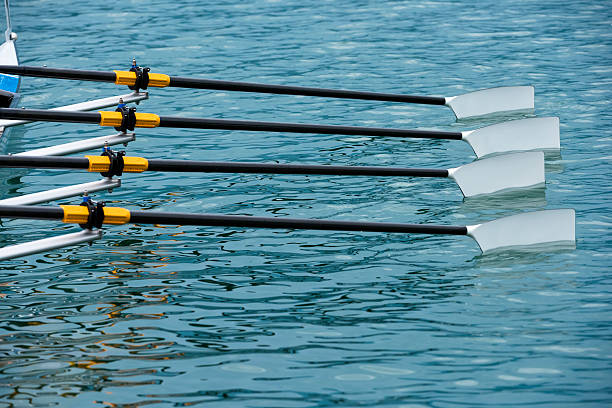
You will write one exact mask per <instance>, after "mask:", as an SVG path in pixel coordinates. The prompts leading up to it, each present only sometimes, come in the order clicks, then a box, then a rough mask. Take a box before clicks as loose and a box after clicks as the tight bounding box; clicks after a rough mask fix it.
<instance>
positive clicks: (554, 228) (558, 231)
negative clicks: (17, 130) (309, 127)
mask: <svg viewBox="0 0 612 408" xmlns="http://www.w3.org/2000/svg"><path fill="white" fill-rule="evenodd" d="M87 204H88V206H87V205H85V206H83V205H62V206H59V207H45V206H0V217H3V218H34V219H43V220H61V221H63V222H66V223H76V224H81V225H85V226H86V230H85V231H81V232H78V233H74V234H69V235H64V236H60V237H54V238H47V239H43V240H39V241H33V242H29V243H27V244H20V245H15V246H13V247H5V248H2V249H0V259H9V258H13V257H17V256H23V255H28V254H32V253H38V252H41V251H43V250H50V249H55V248H60V247H64V246H67V245H74V244H77V243H82V242H89V241H93V240H95V239H98V238H100V237H101V233H100V232H99V230H93V228H99V227H101V226H102V225H103V224H115V225H121V224H127V223H134V224H166V225H199V226H208V227H226V228H275V229H303V230H327V231H354V232H381V233H403V234H436V235H467V236H469V237H472V238H473V239H474V240H476V242H477V243H478V245H479V246H480V248H481V250H482V251H483V252H487V251H491V250H494V249H498V248H504V247H517V246H518V247H522V246H528V245H538V244H546V243H556V242H574V241H575V213H574V210H571V209H559V210H544V211H535V212H528V213H522V214H518V215H513V216H509V217H504V218H499V219H497V220H493V221H489V222H485V223H482V224H476V225H467V226H450V225H427V224H403V223H382V222H361V221H333V220H313V219H295V218H293V219H292V218H268V217H251V216H241V215H220V214H196V213H175V212H158V211H131V210H127V209H125V208H121V207H105V206H103V205H102V203H98V204H97V205H96V204H95V203H92V202H91V201H88V202H87Z"/></svg>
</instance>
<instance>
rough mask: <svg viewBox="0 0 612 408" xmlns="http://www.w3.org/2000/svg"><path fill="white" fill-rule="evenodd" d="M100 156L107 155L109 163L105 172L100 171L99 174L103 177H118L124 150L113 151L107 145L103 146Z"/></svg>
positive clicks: (122, 164) (120, 173)
mask: <svg viewBox="0 0 612 408" xmlns="http://www.w3.org/2000/svg"><path fill="white" fill-rule="evenodd" d="M102 156H106V157H108V160H109V164H108V170H107V171H105V172H101V173H100V174H101V175H102V176H104V177H109V178H110V177H113V176H117V177H120V176H121V175H122V174H123V167H124V163H123V156H125V151H124V150H122V151H119V152H115V151H114V150H111V149H110V148H109V147H108V146H104V148H102Z"/></svg>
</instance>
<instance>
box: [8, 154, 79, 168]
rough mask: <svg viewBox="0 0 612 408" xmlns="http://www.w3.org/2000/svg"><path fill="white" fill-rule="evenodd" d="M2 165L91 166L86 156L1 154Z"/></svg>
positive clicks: (32, 166) (23, 166)
mask: <svg viewBox="0 0 612 408" xmlns="http://www.w3.org/2000/svg"><path fill="white" fill-rule="evenodd" d="M0 167H21V168H44V169H87V168H88V167H89V160H88V159H87V158H85V157H55V156H6V155H2V156H0Z"/></svg>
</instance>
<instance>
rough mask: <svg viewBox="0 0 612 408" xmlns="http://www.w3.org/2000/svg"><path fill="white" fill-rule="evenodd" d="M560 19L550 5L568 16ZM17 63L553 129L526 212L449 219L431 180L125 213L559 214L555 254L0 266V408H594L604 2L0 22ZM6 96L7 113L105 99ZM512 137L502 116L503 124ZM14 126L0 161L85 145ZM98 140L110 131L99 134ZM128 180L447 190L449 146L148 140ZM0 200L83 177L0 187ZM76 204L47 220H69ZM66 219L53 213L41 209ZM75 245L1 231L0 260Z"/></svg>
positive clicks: (238, 247) (148, 231)
mask: <svg viewBox="0 0 612 408" xmlns="http://www.w3.org/2000/svg"><path fill="white" fill-rule="evenodd" d="M568 3H571V4H568ZM12 14H13V25H14V27H13V29H14V31H16V32H17V33H18V34H19V41H18V43H17V46H18V51H19V54H20V59H21V62H22V63H23V64H31V65H42V64H47V65H49V66H52V67H73V68H83V69H100V70H111V69H127V68H129V65H130V62H131V58H132V57H134V56H135V57H136V58H137V59H138V62H139V63H140V64H141V65H143V66H151V67H152V68H153V69H152V71H153V72H165V73H169V74H171V75H183V76H189V75H192V76H205V77H206V76H207V77H211V78H218V79H230V80H241V81H257V82H269V83H279V84H296V85H304V86H325V87H338V88H348V89H362V90H375V91H388V92H398V93H414V94H425V95H446V96H450V95H456V94H460V93H463V92H467V91H472V90H477V89H482V88H488V87H493V86H500V85H527V84H532V85H534V86H535V89H536V111H535V113H536V115H538V116H559V117H560V120H561V145H562V149H561V154H560V155H549V156H548V157H547V174H546V176H547V184H546V188H545V189H543V188H542V189H536V190H534V191H530V192H528V193H525V192H523V193H513V194H508V195H504V196H501V197H500V196H497V197H489V198H477V199H466V200H463V199H462V196H461V193H460V191H459V189H458V188H457V187H456V185H455V184H454V183H452V182H449V181H447V180H434V179H431V180H427V179H392V178H390V179H383V178H377V179H373V178H366V177H355V178H352V177H325V176H311V177H304V176H271V175H270V176H268V175H265V176H264V175H232V174H222V175H221V174H219V175H217V174H210V175H195V174H189V175H180V174H170V173H168V174H161V173H151V174H143V175H126V176H124V177H123V187H122V188H121V189H118V190H116V191H115V192H113V193H112V194H98V195H97V196H96V197H97V198H103V199H105V200H106V201H107V202H111V203H113V204H116V205H121V206H126V207H128V208H131V209H156V210H161V211H193V212H198V211H206V212H217V213H227V214H244V215H258V216H288V217H308V218H321V219H323V218H334V219H346V220H370V221H396V222H415V223H439V224H459V225H462V224H471V223H477V222H480V221H483V220H489V219H493V218H496V217H499V216H504V215H510V214H515V213H518V212H521V211H524V210H537V209H545V208H575V209H576V212H577V225H576V233H577V240H578V241H577V245H576V249H575V250H567V249H566V250H549V249H545V250H542V251H540V252H533V253H524V252H503V253H498V254H496V255H486V256H484V255H481V254H480V251H479V250H478V247H477V245H476V244H475V243H474V242H473V241H472V240H471V239H469V238H464V237H434V236H427V235H412V236H406V235H391V234H374V233H365V234H355V233H339V232H308V231H292V232H288V231H282V230H270V231H261V230H258V231H255V230H242V229H227V230H224V229H219V228H200V227H155V226H130V227H111V228H107V229H106V234H105V239H103V240H101V241H97V242H95V243H94V244H93V245H92V246H91V247H90V246H81V247H77V248H67V249H61V250H57V251H53V252H49V253H46V254H41V255H35V256H30V257H26V258H23V259H19V260H13V261H9V262H6V263H4V264H3V265H2V273H1V274H0V279H1V281H0V353H1V355H2V360H1V362H0V364H1V368H0V373H1V374H0V375H1V377H0V394H1V395H2V396H1V397H0V398H1V400H0V406H7V407H22V406H31V405H32V406H63V407H64V406H65V407H86V406H94V407H95V406H118V407H137V406H151V407H172V406H192V405H208V406H215V407H216V406H219V407H315V406H332V405H336V406H346V407H354V406H388V407H410V408H417V407H418V408H422V407H436V408H437V407H459V406H461V407H475V406H494V407H499V406H508V407H517V406H524V407H533V406H538V407H601V406H609V405H611V404H612V386H611V385H612V370H611V363H612V342H611V340H612V329H611V324H610V322H611V318H610V316H611V312H612V307H611V303H610V298H611V291H612V279H611V278H610V276H609V273H610V269H611V265H612V262H611V260H610V259H611V256H612V250H611V248H612V236H611V234H610V225H611V222H612V219H611V218H612V217H611V215H610V213H611V212H610V209H611V204H610V202H611V198H612V194H611V188H610V181H609V176H610V172H611V171H610V170H611V166H610V162H611V157H612V156H611V155H610V149H611V147H612V137H611V134H612V133H611V131H610V127H611V125H612V115H611V113H610V99H611V96H612V88H611V82H612V78H611V72H612V68H611V66H612V57H611V55H612V32H611V31H610V23H611V22H612V9H611V8H610V6H609V5H608V4H606V3H605V2H587V1H583V2H557V1H542V0H537V1H536V0H533V1H520V2H518V1H516V2H512V1H500V2H498V1H491V0H486V1H482V2H467V1H466V2H445V1H427V2H409V1H405V2H404V1H392V2H384V3H383V2H365V1H341V0H339V1H299V2H298V1H255V2H240V1H225V2H219V3H217V2H214V3H213V2H211V3H210V4H205V3H203V2H198V1H179V2H162V1H159V0H153V1H147V2H145V1H131V2H114V1H110V2H98V3H93V2H72V1H65V0H56V1H28V0H22V1H19V2H16V4H14V5H13V8H12ZM121 92H124V90H123V89H122V90H120V91H119V90H118V89H117V88H116V87H114V86H113V85H110V84H94V83H86V82H70V83H68V82H63V81H57V80H47V79H39V78H24V80H23V81H22V93H23V98H22V101H21V104H22V105H23V106H27V107H30V108H47V107H51V106H57V105H63V104H68V103H74V102H78V101H81V100H83V99H88V98H89V99H91V98H97V97H103V96H109V95H111V94H113V93H121ZM139 110H140V111H145V112H146V111H150V112H158V113H160V114H163V115H183V116H202V117H215V118H236V119H252V120H277V121H292V122H305V123H306V122H313V123H326V124H347V125H362V126H376V127H403V128H416V127H420V128H431V129H442V130H464V129H471V128H475V127H480V126H484V125H486V124H489V123H494V122H495V121H498V120H500V119H503V118H500V117H497V118H489V119H486V120H478V121H474V120H472V121H464V122H460V123H456V122H455V121H454V116H453V114H452V112H451V111H450V110H448V109H446V108H444V107H427V106H416V105H415V106H412V105H401V104H393V103H384V102H367V101H346V100H327V99H319V98H308V97H290V96H272V95H260V94H239V93H236V94H233V93H226V92H216V91H211V92H206V91H196V90H176V89H175V90H172V89H164V90H159V89H155V90H153V91H152V92H151V98H150V99H149V100H147V101H145V102H143V103H142V104H141V105H140V107H139ZM512 118H516V116H513V117H512ZM105 132H107V133H108V131H105V130H102V129H100V128H97V127H88V126H85V125H76V124H31V125H27V126H25V127H22V128H20V129H14V130H13V132H12V133H11V139H10V141H9V146H8V149H9V151H12V152H17V151H23V150H28V149H33V148H39V147H44V146H48V145H52V144H57V143H63V142H68V141H71V140H75V139H77V138H85V137H94V136H101V135H104V134H105ZM109 134H110V133H109ZM128 153H129V154H131V155H141V156H145V157H150V158H182V159H194V160H236V161H268V162H270V161H278V162H282V163H289V162H301V163H328V164H330V163H334V164H346V165H348V164H350V165H393V166H406V167H441V168H447V167H455V166H458V165H461V164H464V163H468V162H470V161H472V160H473V158H474V156H473V154H472V152H471V150H470V148H469V146H467V145H466V144H463V143H459V142H452V141H448V142H446V141H427V140H412V141H411V140H399V139H391V138H369V137H346V136H334V135H291V134H273V133H269V134H255V133H249V132H226V131H196V130H173V129H166V128H163V129H157V130H143V131H140V132H138V138H137V140H136V142H134V143H132V144H130V146H129V147H128ZM1 174H2V187H1V189H2V190H1V191H2V194H3V195H4V196H7V197H8V196H15V195H18V194H23V193H29V192H35V191H40V190H42V189H47V188H53V187H59V186H63V185H67V184H70V183H77V182H86V181H93V180H95V179H96V177H95V176H93V175H89V174H84V173H73V172H68V171H38V170H20V171H8V170H4V171H2V173H1ZM77 201H78V200H76V201H72V202H73V203H74V202H77ZM64 202H66V201H64ZM65 231H74V228H73V227H67V226H64V225H60V224H57V223H48V222H43V221H15V220H3V221H2V226H1V227H0V245H9V244H13V243H19V242H24V241H25V240H27V239H34V238H41V237H46V236H51V235H54V234H58V233H61V232H65Z"/></svg>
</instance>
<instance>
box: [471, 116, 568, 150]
mask: <svg viewBox="0 0 612 408" xmlns="http://www.w3.org/2000/svg"><path fill="white" fill-rule="evenodd" d="M462 134H463V140H465V141H466V142H468V143H469V144H470V146H472V149H474V153H476V156H478V157H483V156H486V155H489V154H494V153H505V152H518V151H528V150H559V148H560V146H561V142H560V138H559V118H557V117H545V118H530V119H520V120H511V121H508V122H503V123H498V124H495V125H491V126H486V127H483V128H480V129H475V130H468V131H465V132H462Z"/></svg>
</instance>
